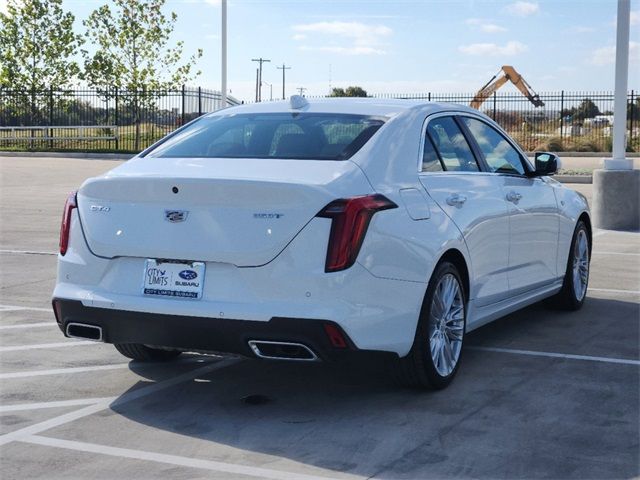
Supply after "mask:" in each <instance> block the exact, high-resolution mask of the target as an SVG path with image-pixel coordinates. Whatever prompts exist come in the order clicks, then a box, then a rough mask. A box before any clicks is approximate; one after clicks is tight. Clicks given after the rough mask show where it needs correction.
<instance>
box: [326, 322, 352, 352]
mask: <svg viewBox="0 0 640 480" xmlns="http://www.w3.org/2000/svg"><path fill="white" fill-rule="evenodd" d="M324 331H325V333H326V334H327V337H329V341H330V342H331V345H332V346H333V347H334V348H347V341H346V340H345V339H344V335H342V332H341V331H340V329H339V328H338V327H336V326H335V325H332V324H331V323H325V324H324Z"/></svg>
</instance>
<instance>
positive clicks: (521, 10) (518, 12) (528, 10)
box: [506, 2, 540, 17]
mask: <svg viewBox="0 0 640 480" xmlns="http://www.w3.org/2000/svg"><path fill="white" fill-rule="evenodd" d="M506 11H507V13H510V14H511V15H515V16H516V17H528V16H529V15H533V14H534V13H538V12H539V11H540V5H538V3H537V2H515V3H511V4H509V5H507V7H506Z"/></svg>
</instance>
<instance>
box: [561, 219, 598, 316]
mask: <svg viewBox="0 0 640 480" xmlns="http://www.w3.org/2000/svg"><path fill="white" fill-rule="evenodd" d="M590 257H591V245H590V244H589V234H588V231H587V226H586V225H585V223H584V222H583V221H582V220H581V221H579V222H578V224H577V225H576V229H575V231H574V233H573V240H572V241H571V249H570V251H569V259H568V260H567V270H566V272H565V275H564V282H563V284H562V290H560V292H559V293H558V294H557V295H556V297H555V298H554V300H555V301H556V302H555V303H556V304H557V305H558V306H559V307H560V308H563V309H565V310H578V309H579V308H580V307H582V304H583V303H584V299H585V297H586V296H587V287H588V286H589V261H590Z"/></svg>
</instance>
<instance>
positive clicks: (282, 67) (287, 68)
mask: <svg viewBox="0 0 640 480" xmlns="http://www.w3.org/2000/svg"><path fill="white" fill-rule="evenodd" d="M276 68H277V69H278V70H282V99H283V100H284V99H285V98H287V97H286V95H285V90H284V72H285V70H291V67H287V66H286V65H285V64H284V63H283V64H282V66H281V67H276Z"/></svg>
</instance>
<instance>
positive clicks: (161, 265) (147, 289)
mask: <svg viewBox="0 0 640 480" xmlns="http://www.w3.org/2000/svg"><path fill="white" fill-rule="evenodd" d="M204 276H205V263H204V262H185V261H179V260H158V259H154V258H148V259H147V260H146V261H145V263H144V270H143V277H142V294H143V295H144V296H148V297H156V298H179V299H186V300H200V299H201V298H202V292H203V291H204Z"/></svg>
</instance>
